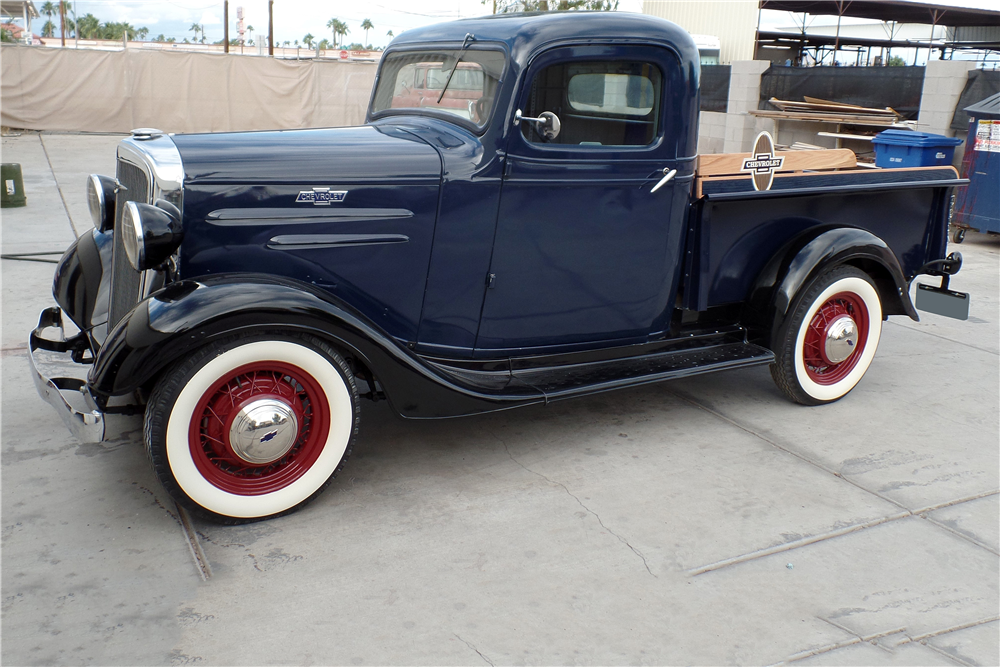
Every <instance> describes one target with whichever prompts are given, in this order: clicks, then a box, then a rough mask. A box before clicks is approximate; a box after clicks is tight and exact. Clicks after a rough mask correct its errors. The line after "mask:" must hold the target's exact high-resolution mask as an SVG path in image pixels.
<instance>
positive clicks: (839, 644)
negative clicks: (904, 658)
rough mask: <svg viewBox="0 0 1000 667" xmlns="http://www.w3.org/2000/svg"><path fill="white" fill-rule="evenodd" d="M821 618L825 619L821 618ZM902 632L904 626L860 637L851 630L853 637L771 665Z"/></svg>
mask: <svg viewBox="0 0 1000 667" xmlns="http://www.w3.org/2000/svg"><path fill="white" fill-rule="evenodd" d="M823 620H825V619H823ZM841 629H843V628H841ZM847 632H850V630H848V631H847ZM903 632H906V628H905V627H903V628H896V629H895V630H886V631H885V632H876V633H875V634H872V635H867V636H864V637H862V636H861V635H857V634H855V633H853V632H851V634H852V635H854V637H853V638H851V639H847V640H845V641H842V642H837V643H836V644H827V645H826V646H819V647H817V648H814V649H809V650H807V651H801V652H799V653H793V654H792V655H790V656H788V657H787V658H785V659H784V660H782V661H781V662H778V663H775V664H774V665H772V666H771V667H777V666H778V665H787V664H788V663H790V662H798V661H799V660H805V659H806V658H812V657H814V656H817V655H822V654H824V653H830V652H831V651H836V650H838V649H842V648H847V647H848V646H855V645H857V644H862V643H864V642H872V641H877V640H879V639H881V638H882V637H888V636H889V635H898V634H901V633H903Z"/></svg>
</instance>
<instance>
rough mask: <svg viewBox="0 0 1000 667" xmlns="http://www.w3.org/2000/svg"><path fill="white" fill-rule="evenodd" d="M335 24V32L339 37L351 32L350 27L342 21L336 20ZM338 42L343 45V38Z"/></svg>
mask: <svg viewBox="0 0 1000 667" xmlns="http://www.w3.org/2000/svg"><path fill="white" fill-rule="evenodd" d="M337 24H338V25H337V27H336V31H337V34H338V35H340V36H341V38H343V37H346V36H347V33H349V32H351V29H350V28H348V27H347V24H346V23H344V22H343V21H337ZM340 43H341V45H343V44H344V40H343V39H341V40H340Z"/></svg>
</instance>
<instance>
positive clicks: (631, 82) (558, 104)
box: [521, 60, 663, 147]
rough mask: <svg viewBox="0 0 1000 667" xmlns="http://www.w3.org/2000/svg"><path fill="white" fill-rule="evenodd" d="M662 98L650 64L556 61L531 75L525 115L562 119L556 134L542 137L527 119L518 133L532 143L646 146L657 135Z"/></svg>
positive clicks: (657, 72)
mask: <svg viewBox="0 0 1000 667" xmlns="http://www.w3.org/2000/svg"><path fill="white" fill-rule="evenodd" d="M662 99H663V76H662V74H661V72H660V69H659V67H657V66H656V65H655V64H653V63H648V62H640V61H621V60H603V61H602V60H587V61H570V62H562V63H556V64H554V65H550V66H548V67H546V68H545V69H543V70H542V71H540V72H539V73H538V74H537V75H536V76H535V78H534V80H533V81H532V83H531V89H530V94H529V100H528V105H527V108H526V109H525V111H524V115H525V116H532V117H537V116H538V115H539V114H541V113H542V112H544V111H551V112H553V113H555V114H556V115H557V116H558V117H559V119H560V121H561V123H562V130H561V132H560V133H559V135H558V136H557V137H556V138H555V139H551V140H547V139H546V138H545V137H543V136H542V135H541V134H539V132H538V129H537V127H536V126H535V125H534V124H531V123H525V124H523V125H522V128H521V132H522V135H523V136H524V138H525V140H526V141H528V142H529V143H534V144H541V143H547V144H563V145H581V146H592V147H599V146H616V147H620V146H648V145H650V144H652V143H654V142H655V141H656V139H657V137H658V136H659V129H660V128H659V118H660V101H661V100H662Z"/></svg>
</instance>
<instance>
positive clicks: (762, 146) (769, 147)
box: [740, 132, 785, 191]
mask: <svg viewBox="0 0 1000 667" xmlns="http://www.w3.org/2000/svg"><path fill="white" fill-rule="evenodd" d="M784 163H785V158H784V156H776V155H775V154H774V139H772V138H771V135H770V134H769V133H768V132H761V133H760V134H758V135H757V139H755V140H754V142H753V152H752V155H751V156H750V157H748V158H747V159H745V160H743V168H742V169H740V171H748V172H750V176H751V178H752V179H753V189H754V190H758V191H759V190H770V189H771V183H773V182H774V172H776V171H778V170H779V169H781V165H782V164H784Z"/></svg>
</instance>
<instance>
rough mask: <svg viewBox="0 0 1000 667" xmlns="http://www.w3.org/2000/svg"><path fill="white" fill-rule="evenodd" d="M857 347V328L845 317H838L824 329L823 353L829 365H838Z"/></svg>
mask: <svg viewBox="0 0 1000 667" xmlns="http://www.w3.org/2000/svg"><path fill="white" fill-rule="evenodd" d="M857 346H858V327H857V325H856V324H855V323H854V320H853V319H851V318H850V317H849V316H847V315H843V316H841V317H838V318H837V319H835V320H834V321H833V322H830V324H829V325H828V326H827V328H826V342H825V344H824V346H823V348H824V349H823V353H824V356H825V357H826V360H827V361H829V362H830V363H831V364H839V363H840V362H842V361H844V360H846V359H847V358H848V357H850V356H851V355H852V354H853V353H854V350H855V349H856V348H857Z"/></svg>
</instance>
